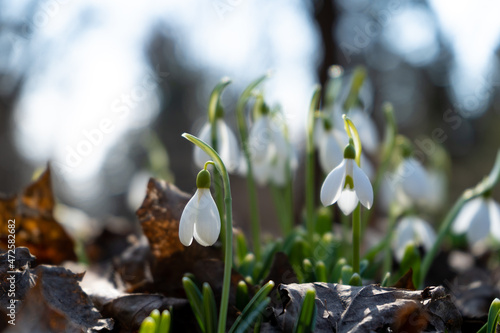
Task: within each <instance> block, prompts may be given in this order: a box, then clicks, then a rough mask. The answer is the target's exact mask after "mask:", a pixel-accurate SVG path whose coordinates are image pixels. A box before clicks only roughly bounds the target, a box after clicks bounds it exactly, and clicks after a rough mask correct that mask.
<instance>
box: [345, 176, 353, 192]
mask: <svg viewBox="0 0 500 333" xmlns="http://www.w3.org/2000/svg"><path fill="white" fill-rule="evenodd" d="M348 186H349V188H350V189H353V188H354V181H353V180H352V177H351V176H349V175H346V176H345V183H344V188H347V187H348Z"/></svg>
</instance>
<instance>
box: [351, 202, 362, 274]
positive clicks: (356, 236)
mask: <svg viewBox="0 0 500 333" xmlns="http://www.w3.org/2000/svg"><path fill="white" fill-rule="evenodd" d="M360 239H361V215H360V207H359V204H358V206H357V207H356V209H354V212H353V213H352V271H353V273H358V274H359V248H360V245H361V244H360Z"/></svg>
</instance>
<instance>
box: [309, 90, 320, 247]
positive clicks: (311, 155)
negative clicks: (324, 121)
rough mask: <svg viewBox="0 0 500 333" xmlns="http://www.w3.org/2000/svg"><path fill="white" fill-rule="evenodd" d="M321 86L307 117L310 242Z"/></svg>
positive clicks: (312, 101) (312, 225) (314, 94)
mask: <svg viewBox="0 0 500 333" xmlns="http://www.w3.org/2000/svg"><path fill="white" fill-rule="evenodd" d="M320 96H321V86H320V85H316V86H315V87H314V93H313V97H312V99H311V104H310V106H309V114H308V117H307V136H306V140H307V145H306V156H307V157H306V229H307V236H308V239H309V242H311V244H312V241H313V238H314V224H315V217H314V206H315V205H314V198H315V194H314V136H313V135H314V133H313V131H314V115H315V113H316V110H317V109H318V108H319V101H320Z"/></svg>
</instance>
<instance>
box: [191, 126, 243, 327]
mask: <svg viewBox="0 0 500 333" xmlns="http://www.w3.org/2000/svg"><path fill="white" fill-rule="evenodd" d="M182 136H183V137H184V138H186V139H187V140H189V141H191V142H192V143H194V144H195V145H197V146H198V147H200V148H201V149H202V150H203V151H204V152H205V153H207V154H208V156H210V158H211V159H212V160H213V161H214V163H215V169H216V170H217V171H218V172H219V174H220V175H221V177H222V183H223V187H224V205H225V219H224V220H222V219H221V221H225V231H226V232H225V238H224V239H223V244H224V245H225V247H224V279H223V282H222V296H221V302H220V311H219V324H218V330H217V332H218V333H224V332H225V330H226V320H227V309H228V306H229V289H230V283H231V269H232V265H233V226H232V221H233V210H232V198H231V187H230V183H229V174H228V172H227V170H226V166H225V165H224V163H223V162H222V159H221V158H220V157H219V155H218V154H217V152H216V151H215V150H214V149H213V148H212V147H210V146H209V145H207V144H206V143H205V142H203V141H201V140H200V139H198V138H197V137H195V136H194V135H191V134H188V133H184V134H182ZM222 229H224V228H222Z"/></svg>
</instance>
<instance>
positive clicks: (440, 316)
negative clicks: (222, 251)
mask: <svg viewBox="0 0 500 333" xmlns="http://www.w3.org/2000/svg"><path fill="white" fill-rule="evenodd" d="M309 288H314V289H315V290H316V308H317V314H316V329H315V332H339V333H340V332H345V333H347V332H386V331H387V329H389V328H390V329H392V331H393V332H399V331H400V332H402V331H404V330H406V331H407V332H432V331H434V330H437V331H438V332H444V331H445V329H446V330H447V331H448V332H450V333H452V332H460V327H461V324H462V318H461V316H460V313H459V312H458V310H457V308H456V307H455V305H454V304H453V302H452V301H451V300H450V296H449V295H447V294H446V293H445V291H444V288H443V287H429V288H426V289H425V290H423V291H422V290H415V291H411V290H405V289H396V288H383V287H380V286H378V285H368V286H365V287H353V286H348V285H340V284H329V283H305V284H290V285H281V286H280V293H281V300H282V302H283V308H284V311H283V312H280V313H276V317H277V321H278V324H279V326H280V328H281V329H282V330H283V331H285V332H291V331H292V330H293V325H294V323H295V321H296V318H297V317H298V316H299V313H300V309H301V304H302V299H303V297H304V295H305V293H306V291H307V290H308V289H309Z"/></svg>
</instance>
